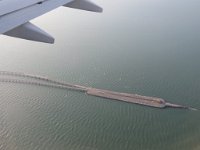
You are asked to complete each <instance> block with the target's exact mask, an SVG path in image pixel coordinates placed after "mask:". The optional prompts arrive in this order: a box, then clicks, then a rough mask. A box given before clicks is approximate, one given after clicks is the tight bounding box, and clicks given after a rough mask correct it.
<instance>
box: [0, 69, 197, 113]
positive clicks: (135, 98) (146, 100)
mask: <svg viewBox="0 0 200 150" xmlns="http://www.w3.org/2000/svg"><path fill="white" fill-rule="evenodd" d="M0 75H1V76H6V77H7V78H5V77H4V78H0V82H10V83H21V84H31V85H39V86H48V87H54V88H62V89H70V90H76V91H80V92H84V93H86V94H87V95H91V96H96V97H101V98H106V99H112V100H118V101H123V102H128V103H134V104H139V105H145V106H150V107H156V108H167V107H171V108H183V109H190V110H197V109H195V108H192V107H187V106H182V105H177V104H172V103H169V102H166V101H165V100H163V99H161V98H156V97H149V96H141V95H138V94H129V93H120V92H114V91H109V90H102V89H97V88H91V87H86V86H80V85H74V84H69V83H65V82H61V81H57V80H52V79H49V78H46V77H42V76H37V75H31V74H25V73H18V72H9V71H0ZM10 76H11V77H12V76H14V77H19V78H22V79H10V78H8V77H10ZM26 78H29V79H31V81H27V80H24V79H26ZM33 80H35V81H33Z"/></svg>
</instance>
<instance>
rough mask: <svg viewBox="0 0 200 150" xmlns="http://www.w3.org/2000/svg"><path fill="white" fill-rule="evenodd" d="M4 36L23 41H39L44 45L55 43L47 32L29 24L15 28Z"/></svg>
mask: <svg viewBox="0 0 200 150" xmlns="http://www.w3.org/2000/svg"><path fill="white" fill-rule="evenodd" d="M4 35H8V36H12V37H17V38H21V39H26V40H31V41H38V42H44V43H54V38H53V37H52V36H51V35H49V34H48V33H46V32H45V31H43V30H41V29H40V28H38V27H37V26H35V25H34V24H32V23H30V22H27V23H25V24H23V25H21V26H19V27H17V28H14V29H12V30H10V31H8V32H6V33H4Z"/></svg>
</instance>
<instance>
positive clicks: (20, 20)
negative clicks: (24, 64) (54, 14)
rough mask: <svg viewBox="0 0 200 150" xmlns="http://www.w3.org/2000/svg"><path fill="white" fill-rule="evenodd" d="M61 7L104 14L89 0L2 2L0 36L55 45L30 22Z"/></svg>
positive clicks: (11, 0) (47, 35) (0, 4)
mask: <svg viewBox="0 0 200 150" xmlns="http://www.w3.org/2000/svg"><path fill="white" fill-rule="evenodd" d="M17 3H18V5H17ZM19 4H22V5H20V6H19ZM59 6H66V7H71V8H76V9H83V10H88V11H94V12H102V8H101V7H99V6H97V5H95V4H94V3H92V2H90V1H88V0H0V34H5V35H8V36H13V37H18V38H23V39H27V40H33V41H40V42H46V43H53V42H54V39H53V37H52V36H50V35H49V34H47V33H46V32H44V31H42V30H41V29H39V28H38V27H36V26H34V25H33V24H31V23H29V21H30V20H32V19H34V18H36V17H38V16H41V15H43V14H45V13H47V12H49V11H51V10H53V9H55V8H57V7H59Z"/></svg>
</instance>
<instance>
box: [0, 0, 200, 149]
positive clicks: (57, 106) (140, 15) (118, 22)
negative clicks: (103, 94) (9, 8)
mask: <svg viewBox="0 0 200 150" xmlns="http://www.w3.org/2000/svg"><path fill="white" fill-rule="evenodd" d="M95 2H96V3H98V4H99V5H100V6H102V7H103V8H104V12H103V13H102V14H96V13H91V12H84V11H79V10H73V9H68V8H62V7H61V8H59V9H56V10H54V11H52V12H50V13H48V14H45V15H43V16H41V17H39V18H36V19H34V20H33V21H32V22H33V23H34V24H36V25H38V26H39V27H41V28H42V29H44V30H46V31H47V32H48V33H50V34H51V35H53V36H54V37H55V39H56V42H55V44H53V45H51V44H43V43H37V42H30V41H25V40H21V39H16V38H10V37H6V36H3V35H1V36H0V45H1V46H0V47H1V48H0V70H7V71H14V72H25V73H30V74H36V75H41V76H48V77H49V78H52V79H56V80H61V81H66V82H69V83H72V84H78V85H84V86H91V87H95V88H100V89H107V90H112V91H119V92H126V93H137V94H140V95H146V96H153V97H160V98H163V99H166V100H168V101H170V102H172V103H176V104H183V105H186V106H193V107H195V108H198V109H199V108H200V69H199V64H200V59H199V56H200V30H199V27H200V21H199V18H200V9H199V8H200V1H198V0H190V1H189V0H131V1H130V0H123V1H120V0H115V1H105V0H95ZM0 78H10V77H9V76H1V77H0ZM0 93H1V94H0V149H2V150H27V149H28V150H45V149H46V150H55V149H56V150H133V149H135V150H160V149H162V150H199V149H200V143H199V139H200V113H199V111H187V110H176V109H165V110H162V109H154V108H149V107H143V106H139V105H134V104H128V103H123V102H119V101H110V100H106V99H102V98H96V97H89V96H87V95H84V94H82V93H78V92H73V91H70V90H64V89H55V88H49V87H38V86H31V85H25V84H13V83H3V82H1V83H0Z"/></svg>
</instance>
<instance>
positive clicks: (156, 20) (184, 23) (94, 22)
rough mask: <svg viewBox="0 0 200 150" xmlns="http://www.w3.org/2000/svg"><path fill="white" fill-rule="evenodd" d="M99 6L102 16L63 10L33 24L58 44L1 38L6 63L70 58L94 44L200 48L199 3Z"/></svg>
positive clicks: (142, 1)
mask: <svg viewBox="0 0 200 150" xmlns="http://www.w3.org/2000/svg"><path fill="white" fill-rule="evenodd" d="M93 1H94V0H93ZM95 2H96V3H97V4H99V5H100V6H101V7H103V8H104V12H103V13H102V14H97V13H91V12H86V11H81V10H75V9H70V8H64V7H60V8H58V9H55V10H53V11H52V12H49V13H47V14H45V15H43V16H40V17H38V18H36V19H34V20H32V22H33V23H34V24H36V25H37V26H39V27H41V28H42V29H43V30H45V31H47V32H48V33H49V34H51V35H52V36H53V37H54V38H55V44H53V45H51V44H44V43H39V42H32V41H26V40H21V39H16V38H11V37H6V36H3V35H1V36H0V45H1V48H0V59H1V60H3V59H5V60H8V59H9V60H10V61H11V62H10V64H13V62H15V59H20V58H16V57H14V54H15V53H21V54H23V55H24V56H26V55H27V56H33V55H41V57H45V54H46V53H55V51H57V50H58V49H66V51H68V52H69V53H70V51H71V50H72V49H73V48H77V46H79V48H80V51H81V47H82V46H84V45H88V46H89V45H93V44H98V45H99V46H107V45H110V46H111V47H112V46H116V45H118V47H122V48H124V49H125V48H126V46H127V45H129V48H130V49H131V47H130V45H134V44H138V43H140V44H141V45H145V44H147V43H154V44H155V43H159V42H160V43H161V42H163V41H169V40H172V41H173V39H174V40H177V39H178V40H180V41H181V40H183V39H184V40H183V41H185V40H187V41H191V42H195V41H196V43H199V42H198V41H199V40H200V32H199V27H200V21H199V17H200V16H199V14H200V9H199V8H200V1H199V0H190V1H188V0H123V1H122V0H115V1H106V0H95ZM180 37H181V38H180ZM161 40H163V41H161ZM133 48H134V47H133ZM113 51H114V50H113ZM55 54H56V53H55ZM12 56H13V57H12ZM27 61H28V60H27ZM2 62H3V61H2ZM1 66H2V67H5V64H3V63H1V64H0V67H1Z"/></svg>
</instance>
